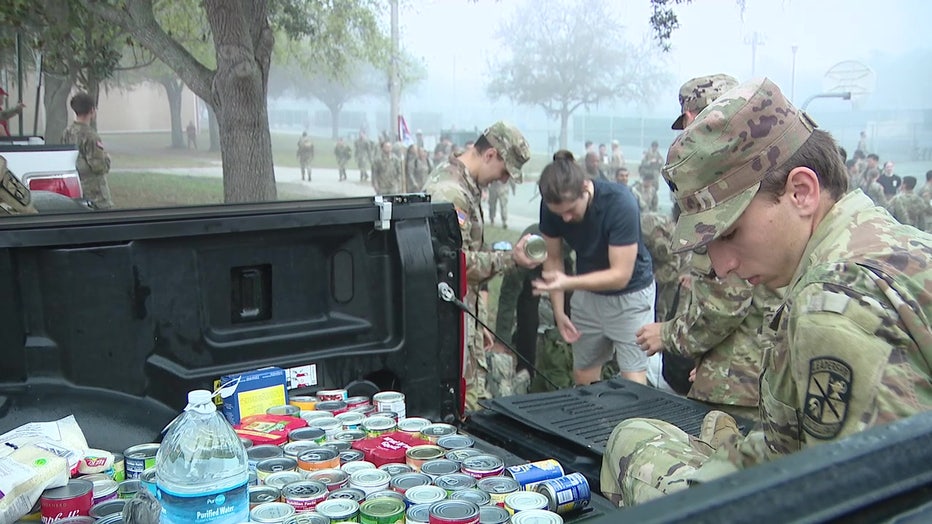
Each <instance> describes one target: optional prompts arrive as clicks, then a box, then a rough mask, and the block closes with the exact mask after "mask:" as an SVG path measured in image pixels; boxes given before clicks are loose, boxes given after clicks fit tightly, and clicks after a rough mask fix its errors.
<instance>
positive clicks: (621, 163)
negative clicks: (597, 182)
mask: <svg viewBox="0 0 932 524" xmlns="http://www.w3.org/2000/svg"><path fill="white" fill-rule="evenodd" d="M608 167H609V170H610V171H609V175H611V177H612V178H614V177H615V171H617V170H618V168H619V167H625V155H624V154H623V153H622V152H621V146H619V145H618V141H617V140H613V141H612V155H611V160H610V161H609V163H608Z"/></svg>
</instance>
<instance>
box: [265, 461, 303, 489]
mask: <svg viewBox="0 0 932 524" xmlns="http://www.w3.org/2000/svg"><path fill="white" fill-rule="evenodd" d="M296 469H298V461H297V460H295V459H293V458H288V457H278V458H270V459H265V460H263V461H261V462H259V463H258V464H256V477H258V479H259V482H261V483H265V479H267V478H269V475H271V474H272V473H278V472H279V471H295V470H296Z"/></svg>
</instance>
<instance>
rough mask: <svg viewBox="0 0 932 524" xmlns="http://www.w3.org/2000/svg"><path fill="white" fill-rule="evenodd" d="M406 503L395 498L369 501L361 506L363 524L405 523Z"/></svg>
mask: <svg viewBox="0 0 932 524" xmlns="http://www.w3.org/2000/svg"><path fill="white" fill-rule="evenodd" d="M405 509H406V508H405V503H404V501H401V500H398V499H394V498H387V497H382V498H377V499H373V500H367V501H365V502H363V503H362V504H360V505H359V522H360V523H361V524H396V523H399V522H404V521H405Z"/></svg>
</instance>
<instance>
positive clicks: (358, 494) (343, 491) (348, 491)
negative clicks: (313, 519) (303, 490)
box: [327, 488, 366, 502]
mask: <svg viewBox="0 0 932 524" xmlns="http://www.w3.org/2000/svg"><path fill="white" fill-rule="evenodd" d="M327 499H328V500H329V499H350V500H355V501H356V502H362V501H364V500H366V492H365V491H363V490H361V489H358V488H340V489H337V490H334V491H331V492H330V494H329V495H327Z"/></svg>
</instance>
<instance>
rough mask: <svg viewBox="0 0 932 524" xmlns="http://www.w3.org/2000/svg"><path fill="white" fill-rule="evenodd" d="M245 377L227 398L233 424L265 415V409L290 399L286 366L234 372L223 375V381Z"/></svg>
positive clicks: (228, 415) (225, 403)
mask: <svg viewBox="0 0 932 524" xmlns="http://www.w3.org/2000/svg"><path fill="white" fill-rule="evenodd" d="M237 377H242V378H241V379H240V382H239V386H237V388H236V392H235V393H233V394H232V395H230V396H229V397H227V398H225V399H223V416H224V417H226V419H227V421H229V422H230V424H231V425H234V426H235V425H237V424H239V423H240V420H242V419H243V418H245V417H248V416H250V415H260V414H261V415H264V414H265V410H267V409H269V408H270V407H273V406H282V405H285V404H287V403H288V389H287V382H288V377H287V375H286V373H285V370H283V369H281V368H277V367H267V368H262V369H256V370H253V371H246V372H244V373H232V374H229V375H224V376H222V377H220V383H221V384H227V383H229V382H232V381H234V380H236V378H237Z"/></svg>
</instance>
